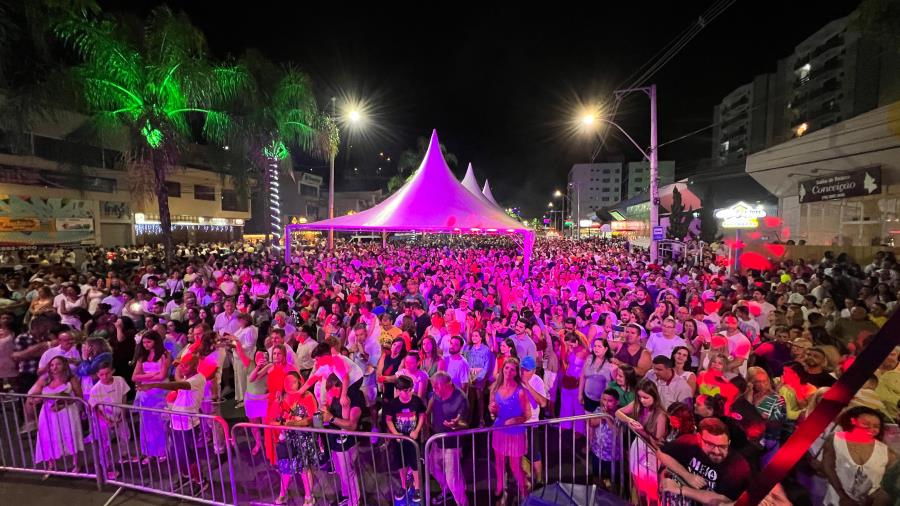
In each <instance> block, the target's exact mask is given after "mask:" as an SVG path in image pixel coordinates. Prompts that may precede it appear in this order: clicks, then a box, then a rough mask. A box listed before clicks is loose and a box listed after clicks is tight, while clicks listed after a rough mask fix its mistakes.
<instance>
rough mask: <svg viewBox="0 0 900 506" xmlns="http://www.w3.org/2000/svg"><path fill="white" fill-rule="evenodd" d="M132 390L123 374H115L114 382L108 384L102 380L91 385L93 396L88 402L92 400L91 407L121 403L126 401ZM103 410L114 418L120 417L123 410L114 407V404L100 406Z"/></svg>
mask: <svg viewBox="0 0 900 506" xmlns="http://www.w3.org/2000/svg"><path fill="white" fill-rule="evenodd" d="M130 391H131V387H130V386H128V383H126V382H125V379H124V378H122V377H121V376H113V382H112V384H109V385H106V384H104V383H101V382H99V381H98V382H97V383H94V386H93V387H91V398H90V400H89V401H88V402H90V404H91V407H92V408H94V407H97V404H100V403H101V402H102V403H106V404H121V403H122V402H124V399H125V395H126V394H128V392H130ZM100 409H102V410H103V413H104V414H105V415H106V416H107V417H109V418H112V419H118V418H121V416H122V410H121V409H119V408H114V407H112V406H103V407H102V408H100Z"/></svg>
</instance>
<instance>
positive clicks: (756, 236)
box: [747, 230, 762, 241]
mask: <svg viewBox="0 0 900 506" xmlns="http://www.w3.org/2000/svg"><path fill="white" fill-rule="evenodd" d="M747 235H749V236H750V238H751V239H753V240H754V241H758V240H759V238H760V237H762V232H758V231H755V230H754V231H753V232H750V233H749V234H747Z"/></svg>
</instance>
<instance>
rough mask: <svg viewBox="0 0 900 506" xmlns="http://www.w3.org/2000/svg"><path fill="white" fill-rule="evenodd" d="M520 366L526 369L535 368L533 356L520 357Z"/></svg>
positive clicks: (535, 363)
mask: <svg viewBox="0 0 900 506" xmlns="http://www.w3.org/2000/svg"><path fill="white" fill-rule="evenodd" d="M521 366H522V369H524V370H526V371H533V370H535V369H536V368H537V362H535V361H534V357H532V356H530V355H529V356H527V357H525V358H523V359H522V364H521Z"/></svg>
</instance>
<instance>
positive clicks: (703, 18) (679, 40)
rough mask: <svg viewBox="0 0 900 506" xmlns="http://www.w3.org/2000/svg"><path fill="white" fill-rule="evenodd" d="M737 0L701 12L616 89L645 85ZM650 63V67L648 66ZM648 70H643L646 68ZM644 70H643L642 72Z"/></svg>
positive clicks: (603, 137) (724, 0) (595, 153)
mask: <svg viewBox="0 0 900 506" xmlns="http://www.w3.org/2000/svg"><path fill="white" fill-rule="evenodd" d="M736 1H737V0H717V1H716V2H715V3H713V4H712V5H711V6H710V7H709V8H708V9H706V11H705V12H704V13H703V14H701V15H700V16H699V17H698V18H697V20H695V21H694V22H693V23H691V24H690V25H689V26H688V27H687V28H685V29H684V30H682V31H681V33H679V34H678V35H677V36H676V37H675V38H674V39H672V40H671V41H670V42H669V43H668V44H666V45H665V46H663V48H662V49H660V50H659V51H657V52H656V54H654V55H653V56H652V57H650V59H648V60H647V61H646V62H644V63H643V64H642V65H641V66H640V67H638V69H637V70H636V71H635V72H632V74H631V75H629V76H628V78H626V79H625V80H624V81H623V83H627V84H625V85H624V86H617V87H616V89H627V88H638V87H640V86H642V85H643V83H645V82H647V80H649V79H650V78H651V77H653V76H654V75H655V74H656V73H657V72H659V70H660V69H662V68H663V66H665V65H666V64H667V63H668V62H669V61H671V60H672V58H674V57H675V56H676V55H677V54H678V53H679V52H680V51H681V50H682V49H683V48H684V47H685V46H687V45H688V43H690V41H691V40H693V39H694V37H696V36H697V34H699V33H700V31H702V30H703V29H704V28H705V27H706V26H708V25H709V23H711V22H712V21H713V20H715V19H716V18H717V17H719V16H720V15H721V14H722V13H723V12H725V10H727V9H728V8H729V7H731V6H732V5H733V4H734V3H735V2H736ZM648 65H649V67H648ZM645 68H646V70H643V69H645ZM642 70H643V72H641V71H642ZM638 73H640V74H639V75H638V77H635V78H634V79H632V77H633V76H634V75H635V74H638ZM621 102H622V97H621V96H618V97H616V101H615V105H614V106H613V111H612V114H611V117H615V115H616V114H617V113H618V111H619V106H620V105H621ZM608 135H609V129H608V128H607V129H606V131H604V132H603V134H601V137H600V143H599V145H598V146H597V148H596V149H595V150H594V151H592V152H591V161H593V160H594V159H596V158H597V156H598V155H599V154H600V152H601V151H602V150H603V148H604V147H605V145H606V141H607V136H608Z"/></svg>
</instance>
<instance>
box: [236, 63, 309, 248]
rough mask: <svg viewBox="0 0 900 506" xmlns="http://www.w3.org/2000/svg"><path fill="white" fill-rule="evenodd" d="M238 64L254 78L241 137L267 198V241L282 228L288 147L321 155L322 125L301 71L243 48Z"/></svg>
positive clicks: (288, 171)
mask: <svg viewBox="0 0 900 506" xmlns="http://www.w3.org/2000/svg"><path fill="white" fill-rule="evenodd" d="M243 64H244V66H245V67H246V68H248V69H249V71H250V73H251V75H252V76H253V80H254V93H252V94H250V95H249V97H250V98H249V100H248V101H247V102H246V103H245V104H244V105H245V112H244V114H243V115H242V118H241V123H242V127H243V128H242V129H243V135H242V137H243V138H244V139H245V142H246V144H247V154H248V158H249V161H250V164H251V166H252V167H253V169H254V170H255V173H256V174H257V175H258V180H259V181H260V182H261V183H262V192H263V196H264V198H265V199H266V201H267V202H266V205H265V209H266V210H267V216H268V218H269V220H268V221H269V223H268V227H267V229H266V238H267V239H268V236H269V234H270V233H272V234H275V235H276V236H277V235H278V234H279V233H280V232H281V230H282V227H281V216H280V208H281V192H280V188H279V184H278V180H279V175H280V174H292V170H293V163H292V160H291V149H300V150H302V151H306V152H310V153H313V154H320V153H321V150H319V149H316V148H317V147H318V146H319V143H318V140H319V132H318V131H317V128H318V127H319V126H320V124H323V123H322V121H321V117H320V114H319V110H318V107H317V105H316V100H315V95H314V94H313V91H312V83H311V81H310V79H309V77H308V76H307V75H306V74H304V73H303V72H301V71H299V70H298V69H296V68H293V67H287V68H278V67H277V66H276V65H274V64H272V63H271V62H269V61H268V60H266V59H265V58H264V57H262V56H261V55H259V54H258V53H257V52H255V51H248V53H247V54H246V55H245V56H244V59H243Z"/></svg>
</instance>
